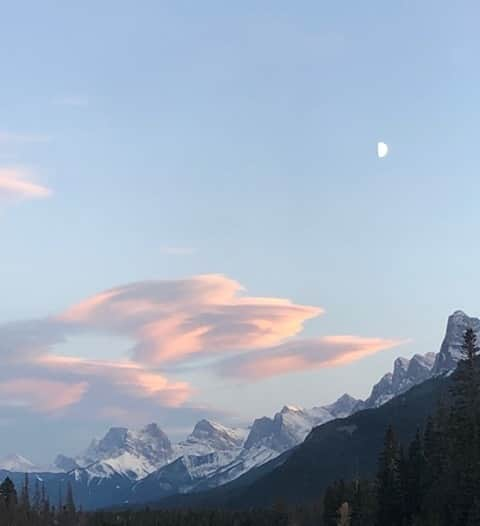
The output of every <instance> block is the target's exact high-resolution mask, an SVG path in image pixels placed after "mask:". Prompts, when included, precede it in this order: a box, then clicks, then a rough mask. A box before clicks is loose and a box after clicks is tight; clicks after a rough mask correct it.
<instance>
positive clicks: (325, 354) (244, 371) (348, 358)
mask: <svg viewBox="0 0 480 526" xmlns="http://www.w3.org/2000/svg"><path fill="white" fill-rule="evenodd" d="M402 343H406V340H392V339H383V338H365V337H361V336H352V335H341V336H324V337H321V338H311V339H302V340H297V341H292V342H287V343H285V344H283V345H279V346H277V347H272V348H270V349H268V350H266V351H265V352H263V353H261V354H257V353H247V354H244V355H241V356H237V357H234V358H231V359H227V360H225V361H223V362H222V363H220V364H219V366H218V367H217V373H218V374H219V375H221V376H227V377H236V378H242V379H247V380H255V381H258V380H263V379H266V378H271V377H273V376H280V375H285V374H291V373H295V372H301V371H308V370H311V369H319V368H324V367H332V366H339V365H347V364H349V363H353V362H356V361H358V360H361V359H363V358H366V357H367V356H370V355H372V354H376V353H378V352H381V351H385V350H388V349H391V348H392V347H397V346H398V345H401V344H402Z"/></svg>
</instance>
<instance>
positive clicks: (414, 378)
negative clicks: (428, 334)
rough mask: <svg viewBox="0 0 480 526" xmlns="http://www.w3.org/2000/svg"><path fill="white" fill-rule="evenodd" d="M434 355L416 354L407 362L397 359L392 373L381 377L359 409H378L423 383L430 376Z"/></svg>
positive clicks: (431, 353)
mask: <svg viewBox="0 0 480 526" xmlns="http://www.w3.org/2000/svg"><path fill="white" fill-rule="evenodd" d="M435 357H436V354H435V353H433V352H430V353H427V354H425V355H423V356H422V355H420V354H416V355H415V356H413V358H411V359H410V360H408V359H407V358H397V359H396V360H395V362H394V364H393V373H387V374H385V375H383V376H382V378H381V379H380V381H379V382H378V383H377V384H375V385H374V386H373V388H372V393H371V394H370V396H369V397H368V398H367V400H365V402H364V403H363V404H361V406H358V407H357V410H358V409H360V408H371V407H379V406H381V405H382V404H384V403H386V402H388V401H389V400H391V399H392V398H393V397H394V396H397V395H399V394H401V393H404V392H405V391H407V390H408V389H410V387H413V386H414V385H417V384H419V383H421V382H424V381H425V380H427V379H428V378H430V377H431V376H432V370H433V366H434V363H435Z"/></svg>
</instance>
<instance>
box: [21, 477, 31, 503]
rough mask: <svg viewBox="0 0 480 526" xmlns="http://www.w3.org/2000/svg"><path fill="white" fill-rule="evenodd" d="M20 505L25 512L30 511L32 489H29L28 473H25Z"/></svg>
mask: <svg viewBox="0 0 480 526" xmlns="http://www.w3.org/2000/svg"><path fill="white" fill-rule="evenodd" d="M20 507H21V508H22V510H23V511H25V512H28V511H29V509H30V490H29V481H28V474H27V473H25V476H24V480H23V486H22V491H21V493H20Z"/></svg>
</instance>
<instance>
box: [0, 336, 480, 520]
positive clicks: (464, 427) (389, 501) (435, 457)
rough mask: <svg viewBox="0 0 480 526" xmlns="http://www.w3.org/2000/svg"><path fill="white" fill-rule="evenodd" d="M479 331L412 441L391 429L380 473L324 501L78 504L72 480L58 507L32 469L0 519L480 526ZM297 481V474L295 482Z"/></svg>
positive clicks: (0, 510)
mask: <svg viewBox="0 0 480 526" xmlns="http://www.w3.org/2000/svg"><path fill="white" fill-rule="evenodd" d="M478 353H479V347H478V346H477V341H476V336H475V333H474V332H473V330H471V329H468V330H467V331H466V332H465V335H464V342H463V346H462V354H463V356H462V360H461V361H460V362H459V364H458V367H457V370H456V371H455V373H454V374H453V375H452V381H451V389H450V391H449V393H448V395H447V396H446V397H445V398H444V399H443V400H441V401H440V402H439V404H438V408H437V411H436V414H435V415H433V416H432V417H430V418H429V419H428V421H427V423H426V426H425V428H424V429H423V430H420V429H419V430H418V431H417V433H416V435H415V437H414V438H413V440H412V441H411V443H410V444H409V445H408V447H407V448H404V447H403V446H402V445H401V444H399V442H398V441H397V438H396V436H395V430H394V427H393V426H390V427H388V429H387V430H386V433H385V440H384V445H383V450H382V452H381V454H380V457H379V461H378V473H377V477H376V479H375V480H371V481H369V480H358V479H357V480H353V481H347V482H346V481H337V482H335V483H333V484H332V485H331V486H330V487H329V488H328V489H327V491H326V492H325V495H324V497H323V500H319V501H318V502H313V503H310V504H302V505H301V506H297V507H295V508H291V507H290V508H287V506H285V505H282V503H278V504H277V505H275V506H274V507H273V509H263V510H250V511H227V510H221V509H218V510H211V511H208V510H149V509H145V510H142V511H133V510H132V511H122V512H116V511H97V512H89V513H83V512H81V511H78V510H76V508H75V503H74V498H73V494H72V488H71V486H70V485H69V486H67V488H66V493H65V499H64V502H63V499H62V496H61V495H62V492H61V491H60V489H61V488H59V502H58V503H57V506H56V507H55V506H52V505H51V503H50V502H49V500H48V498H47V497H46V495H45V490H44V487H43V485H42V484H41V483H40V482H39V480H38V479H36V480H35V483H34V488H33V491H32V488H31V487H30V481H29V478H28V476H27V475H25V480H24V483H23V485H22V488H20V492H19V494H17V489H16V488H15V486H14V484H13V483H12V481H11V480H10V479H9V478H6V479H5V480H4V481H3V483H2V484H1V485H0V526H27V525H28V526H480V365H479V360H480V357H478ZM293 483H294V481H292V484H293Z"/></svg>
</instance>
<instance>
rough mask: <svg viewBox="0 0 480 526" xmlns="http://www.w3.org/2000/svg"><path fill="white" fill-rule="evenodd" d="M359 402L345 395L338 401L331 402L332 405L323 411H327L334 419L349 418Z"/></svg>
mask: <svg viewBox="0 0 480 526" xmlns="http://www.w3.org/2000/svg"><path fill="white" fill-rule="evenodd" d="M359 402H360V400H357V399H356V398H353V396H350V395H349V394H347V393H345V394H343V395H342V396H341V397H340V398H339V399H338V400H336V401H335V402H333V404H330V405H327V406H326V407H325V409H327V410H328V411H329V412H330V414H331V415H332V416H334V417H335V418H343V417H345V416H349V415H350V414H351V413H352V411H353V409H354V408H355V407H356V406H357V405H358V403H359Z"/></svg>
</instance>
